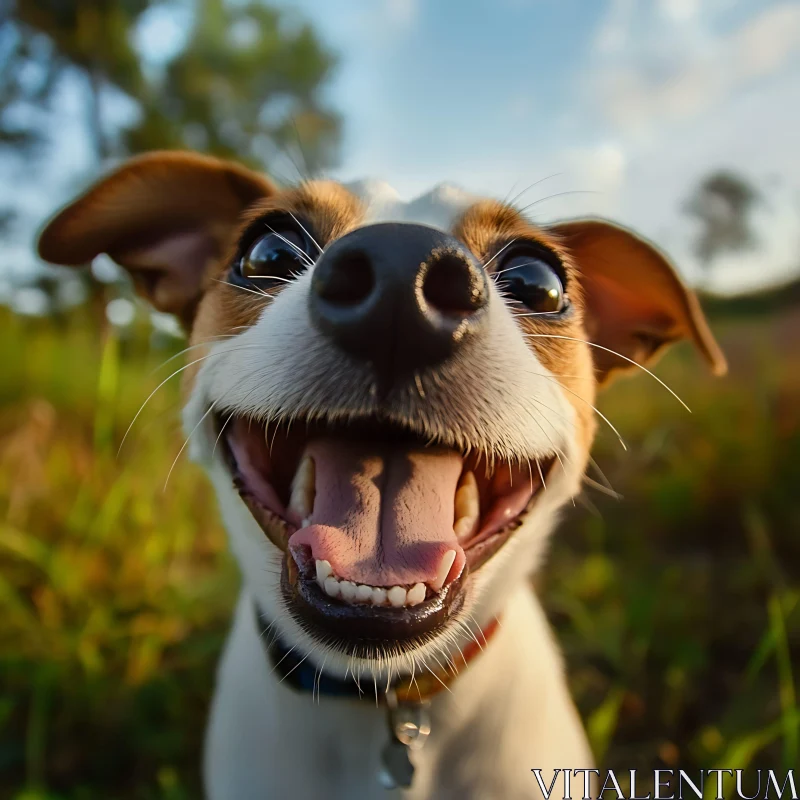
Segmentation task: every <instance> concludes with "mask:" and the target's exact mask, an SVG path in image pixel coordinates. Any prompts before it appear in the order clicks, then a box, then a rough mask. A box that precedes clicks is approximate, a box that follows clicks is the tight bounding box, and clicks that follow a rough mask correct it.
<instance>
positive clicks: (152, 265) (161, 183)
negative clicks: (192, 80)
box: [39, 151, 275, 327]
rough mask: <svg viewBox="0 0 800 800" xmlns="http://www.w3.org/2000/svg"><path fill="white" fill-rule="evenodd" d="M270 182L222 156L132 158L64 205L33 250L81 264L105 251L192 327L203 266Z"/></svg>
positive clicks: (159, 304)
mask: <svg viewBox="0 0 800 800" xmlns="http://www.w3.org/2000/svg"><path fill="white" fill-rule="evenodd" d="M274 192H275V187H274V186H273V184H272V183H271V182H270V181H269V180H267V179H266V178H264V177H262V176H260V175H258V174H256V173H255V172H251V171H250V170H248V169H246V168H244V167H241V166H238V165H237V164H233V163H231V162H227V161H220V160H218V159H215V158H209V157H207V156H201V155H197V154H195V153H184V152H171V151H164V152H154V153H148V154H147V155H143V156H140V157H138V158H134V159H131V160H130V161H128V162H126V163H125V164H123V165H122V166H121V167H120V168H119V169H117V170H116V171H115V172H112V173H111V174H110V175H108V176H107V177H106V178H104V179H103V180H101V181H100V182H99V183H96V184H95V185H94V186H93V187H92V188H91V189H89V191H88V192H86V194H84V195H83V196H82V197H79V198H78V199H77V200H75V201H74V202H73V203H71V204H70V205H68V206H67V207H66V208H64V209H63V210H62V211H61V212H59V214H57V215H56V217H55V218H54V219H53V220H51V221H50V223H49V224H48V225H47V227H46V228H45V229H44V231H42V233H41V235H40V237H39V255H40V256H41V257H42V258H43V259H45V260H46V261H51V262H53V263H55V264H65V265H69V266H80V265H83V264H87V263H89V262H90V261H91V260H92V259H93V258H94V257H95V256H97V255H99V254H100V253H107V254H108V255H109V256H110V257H111V258H113V259H114V261H116V262H117V263H118V264H120V265H121V266H122V267H124V268H125V269H126V270H127V271H128V272H129V273H130V274H131V276H132V277H133V281H134V285H135V286H136V289H137V291H138V292H139V293H140V294H141V295H143V296H144V297H146V298H147V299H148V300H150V302H151V303H152V304H153V306H154V307H155V308H157V309H158V310H159V311H166V312H169V313H172V314H176V315H177V316H178V317H179V318H180V319H181V321H182V322H183V324H184V325H185V326H187V327H188V326H189V325H190V324H191V319H192V316H193V314H194V310H195V307H196V306H197V303H198V301H199V299H200V295H201V291H202V285H203V276H204V273H205V271H206V268H207V267H208V265H209V264H211V263H212V262H213V261H214V260H215V259H218V258H219V257H220V256H221V255H222V254H223V250H224V248H225V247H226V245H227V243H228V241H229V239H230V236H231V234H232V232H233V230H234V228H235V226H236V225H237V222H238V220H239V217H240V215H241V213H242V211H243V210H244V209H245V208H247V206H249V205H250V204H251V203H253V202H254V201H256V200H258V199H259V198H261V197H265V196H268V195H271V194H273V193H274Z"/></svg>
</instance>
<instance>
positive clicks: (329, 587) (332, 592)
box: [325, 576, 340, 597]
mask: <svg viewBox="0 0 800 800" xmlns="http://www.w3.org/2000/svg"><path fill="white" fill-rule="evenodd" d="M339 591H340V586H339V581H337V580H336V578H334V577H333V576H331V577H330V578H325V594H327V595H328V597H338V596H339Z"/></svg>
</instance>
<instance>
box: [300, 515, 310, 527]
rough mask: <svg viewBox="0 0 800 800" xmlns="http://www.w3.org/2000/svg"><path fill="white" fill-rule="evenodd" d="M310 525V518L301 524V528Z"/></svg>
mask: <svg viewBox="0 0 800 800" xmlns="http://www.w3.org/2000/svg"><path fill="white" fill-rule="evenodd" d="M310 524H311V517H306V518H305V519H304V520H303V521H302V522H301V523H300V525H301V527H303V528H307V527H308V526H309V525H310Z"/></svg>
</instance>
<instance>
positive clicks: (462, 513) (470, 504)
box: [455, 471, 481, 519]
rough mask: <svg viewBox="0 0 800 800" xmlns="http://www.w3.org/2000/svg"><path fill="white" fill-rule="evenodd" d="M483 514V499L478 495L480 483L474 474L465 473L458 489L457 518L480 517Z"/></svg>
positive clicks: (456, 499) (456, 498) (456, 501)
mask: <svg viewBox="0 0 800 800" xmlns="http://www.w3.org/2000/svg"><path fill="white" fill-rule="evenodd" d="M480 514H481V499H480V495H479V494H478V482H477V481H476V480H475V474H474V473H473V472H471V471H470V472H465V473H464V474H463V475H462V476H461V480H460V481H459V484H458V489H456V497H455V517H456V519H460V518H461V517H479V516H480Z"/></svg>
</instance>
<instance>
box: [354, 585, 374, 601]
mask: <svg viewBox="0 0 800 800" xmlns="http://www.w3.org/2000/svg"><path fill="white" fill-rule="evenodd" d="M371 597H372V587H371V586H365V585H364V584H363V583H362V584H360V585H358V586H356V600H360V601H361V602H362V603H366V602H368V601H369V599H370V598H371Z"/></svg>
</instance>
